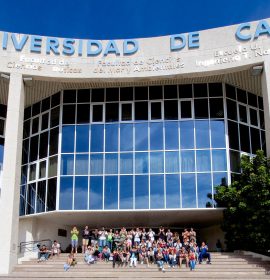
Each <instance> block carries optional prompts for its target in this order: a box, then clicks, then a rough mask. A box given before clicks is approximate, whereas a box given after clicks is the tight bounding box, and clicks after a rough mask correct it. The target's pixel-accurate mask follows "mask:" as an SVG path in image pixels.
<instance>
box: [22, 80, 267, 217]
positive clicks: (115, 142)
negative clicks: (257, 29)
mask: <svg viewBox="0 0 270 280" xmlns="http://www.w3.org/2000/svg"><path fill="white" fill-rule="evenodd" d="M225 89H226V90H225ZM262 109H263V106H262V98H260V97H257V96H256V95H254V94H251V93H248V92H245V91H241V90H239V89H236V88H234V87H232V86H229V85H223V84H221V83H211V84H193V85H192V84H187V85H165V86H149V87H126V88H106V89H83V90H64V91H63V92H61V93H57V94H55V95H53V96H51V97H49V98H46V99H44V100H42V101H41V102H38V103H36V104H34V105H32V106H31V107H28V108H26V109H25V122H24V140H23V160H22V183H21V207H20V214H21V215H25V214H26V215H27V214H34V213H39V212H45V211H52V210H126V209H134V210H136V209H181V208H205V207H213V203H212V199H211V196H213V191H214V186H215V185H217V184H220V183H221V181H222V180H223V179H224V178H225V180H226V181H228V180H229V181H230V172H236V173H237V172H239V166H238V162H239V158H240V154H241V152H246V153H248V154H254V153H255V151H256V150H257V149H261V148H265V147H264V145H265V144H264V143H265V140H264V137H265V136H264V134H265V132H264V126H263V110H262ZM240 143H241V144H240ZM209 194H210V198H209Z"/></svg>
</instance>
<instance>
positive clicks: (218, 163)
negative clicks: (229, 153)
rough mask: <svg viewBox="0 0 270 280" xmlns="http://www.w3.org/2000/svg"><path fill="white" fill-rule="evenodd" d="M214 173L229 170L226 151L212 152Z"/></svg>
mask: <svg viewBox="0 0 270 280" xmlns="http://www.w3.org/2000/svg"><path fill="white" fill-rule="evenodd" d="M212 164H213V171H225V170H227V157H226V150H212Z"/></svg>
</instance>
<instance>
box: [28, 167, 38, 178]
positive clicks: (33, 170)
mask: <svg viewBox="0 0 270 280" xmlns="http://www.w3.org/2000/svg"><path fill="white" fill-rule="evenodd" d="M36 170H37V165H36V163H34V164H31V165H30V171H29V181H33V180H36Z"/></svg>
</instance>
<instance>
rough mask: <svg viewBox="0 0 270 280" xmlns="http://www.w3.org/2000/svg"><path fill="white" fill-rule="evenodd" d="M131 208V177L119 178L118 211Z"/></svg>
mask: <svg viewBox="0 0 270 280" xmlns="http://www.w3.org/2000/svg"><path fill="white" fill-rule="evenodd" d="M132 208H133V176H120V209H132Z"/></svg>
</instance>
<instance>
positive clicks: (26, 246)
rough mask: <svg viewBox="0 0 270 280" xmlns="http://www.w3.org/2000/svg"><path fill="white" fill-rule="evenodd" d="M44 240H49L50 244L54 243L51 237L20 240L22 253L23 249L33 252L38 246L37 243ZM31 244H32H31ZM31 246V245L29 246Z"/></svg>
mask: <svg viewBox="0 0 270 280" xmlns="http://www.w3.org/2000/svg"><path fill="white" fill-rule="evenodd" d="M44 242H49V243H50V245H51V244H52V243H53V241H52V240H51V239H42V240H33V241H24V242H20V245H19V247H20V253H22V250H23V249H24V250H25V251H27V252H32V251H33V250H34V248H36V245H38V244H40V243H44ZM29 245H30V246H29ZM31 245H32V246H31ZM28 246H29V247H28Z"/></svg>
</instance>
